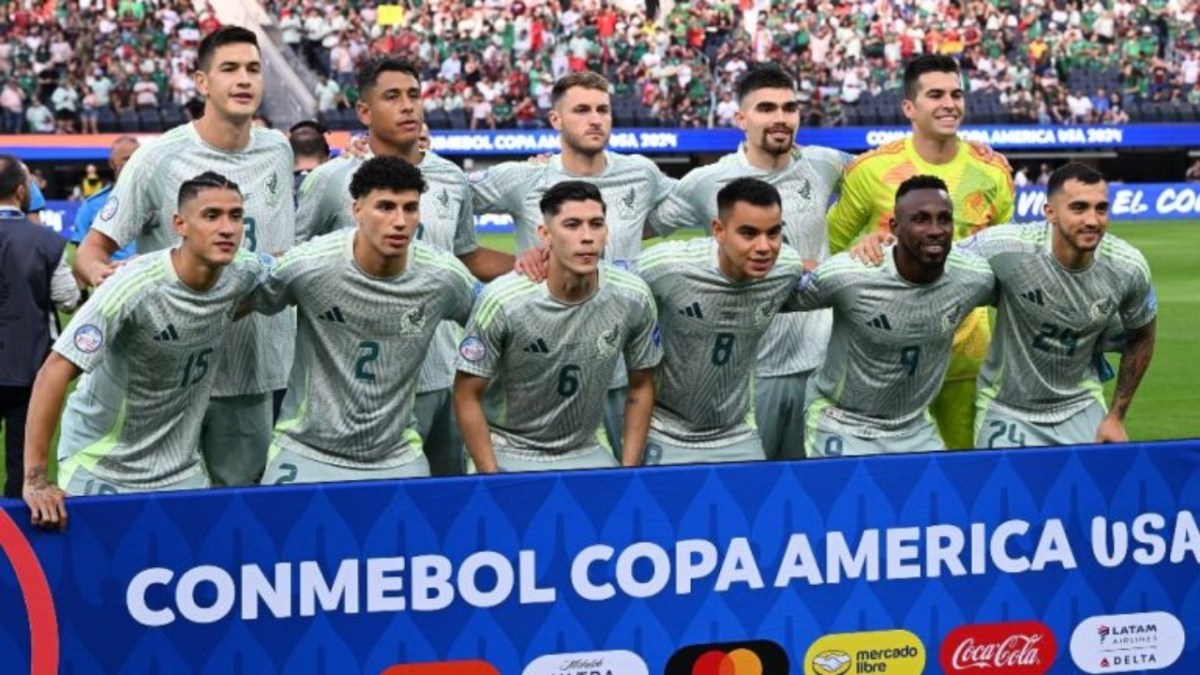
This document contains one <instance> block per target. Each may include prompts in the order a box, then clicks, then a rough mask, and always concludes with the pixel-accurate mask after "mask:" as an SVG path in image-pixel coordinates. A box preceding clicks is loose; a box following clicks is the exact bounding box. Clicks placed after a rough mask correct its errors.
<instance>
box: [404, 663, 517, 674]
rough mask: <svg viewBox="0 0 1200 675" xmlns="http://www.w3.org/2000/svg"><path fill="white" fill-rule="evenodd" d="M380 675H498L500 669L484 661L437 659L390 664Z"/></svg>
mask: <svg viewBox="0 0 1200 675" xmlns="http://www.w3.org/2000/svg"><path fill="white" fill-rule="evenodd" d="M381 675H500V671H499V670H496V667H495V666H493V665H492V664H490V663H488V662H486V661H439V662H437V663H412V664H408V665H403V666H392V667H390V668H388V669H387V670H384V671H383V673H382V674H381Z"/></svg>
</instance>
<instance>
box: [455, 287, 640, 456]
mask: <svg viewBox="0 0 1200 675" xmlns="http://www.w3.org/2000/svg"><path fill="white" fill-rule="evenodd" d="M599 279H600V281H599V287H598V288H597V289H596V292H595V293H593V294H592V296H591V297H590V298H588V299H587V300H584V301H583V302H580V303H576V304H567V303H564V302H562V301H561V300H558V299H557V298H555V297H554V296H552V295H550V293H549V291H548V289H547V287H546V282H544V281H543V282H541V283H537V284H535V283H533V282H532V281H530V280H528V279H527V278H525V277H524V276H521V275H519V274H516V273H510V274H506V275H504V276H502V277H500V278H499V279H497V280H495V281H494V282H492V283H491V284H489V285H488V286H487V288H486V289H484V292H483V294H482V295H481V296H480V297H479V299H478V300H477V301H476V303H475V309H474V311H473V312H472V314H471V322H470V323H469V324H468V325H467V337H466V338H465V339H464V340H463V342H462V344H461V345H460V346H459V355H458V369H459V370H460V371H462V372H464V373H469V374H471V375H478V376H480V377H486V378H488V379H490V380H491V382H490V383H489V384H488V387H487V390H486V393H485V395H484V410H485V411H486V413H487V419H488V426H489V427H490V428H491V432H492V444H493V446H494V447H495V448H496V449H497V450H499V451H503V452H509V453H516V454H521V453H551V454H561V453H564V452H569V451H573V450H581V449H584V448H588V447H591V446H594V445H597V444H598V443H599V440H598V439H597V431H598V430H599V428H600V422H601V420H602V418H603V415H604V401H605V395H606V393H607V391H608V387H609V383H610V381H611V380H612V374H613V369H614V368H616V366H617V359H618V357H619V356H623V357H624V358H625V362H626V363H627V364H628V367H629V368H630V369H632V370H643V369H646V368H653V367H654V366H656V365H657V364H658V361H659V359H660V358H661V357H662V350H661V348H660V346H659V344H658V339H657V327H658V325H657V324H658V318H657V312H656V311H655V307H654V301H653V299H651V297H650V290H649V289H648V288H646V284H645V283H643V282H642V280H641V279H639V278H637V277H636V276H634V275H632V274H630V273H628V272H624V271H622V270H619V269H617V268H615V267H612V266H610V265H607V264H603V265H601V266H600V276H599Z"/></svg>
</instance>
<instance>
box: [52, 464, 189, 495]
mask: <svg viewBox="0 0 1200 675" xmlns="http://www.w3.org/2000/svg"><path fill="white" fill-rule="evenodd" d="M74 459H75V458H74V457H72V458H71V459H68V460H67V461H66V462H64V463H63V464H62V465H60V466H59V471H58V478H59V487H61V488H62V491H63V492H65V493H67V496H70V497H81V496H84V495H119V494H137V493H146V492H172V491H175V490H203V489H205V488H207V487H210V483H209V481H208V476H206V475H204V471H202V470H201V471H197V472H195V473H193V474H191V475H189V476H188V477H187V478H184V479H182V480H179V481H176V482H174V483H171V484H170V485H163V486H161V487H156V488H135V487H129V486H126V485H121V484H120V483H114V482H112V481H108V480H103V479H101V478H96V476H94V475H92V472H90V471H88V470H87V469H85V468H83V467H82V466H79V464H78V462H77V461H73V460H74Z"/></svg>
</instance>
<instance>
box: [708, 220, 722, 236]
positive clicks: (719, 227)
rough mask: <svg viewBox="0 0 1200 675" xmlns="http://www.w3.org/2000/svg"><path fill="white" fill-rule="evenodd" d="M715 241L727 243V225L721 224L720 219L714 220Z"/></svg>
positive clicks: (712, 228)
mask: <svg viewBox="0 0 1200 675" xmlns="http://www.w3.org/2000/svg"><path fill="white" fill-rule="evenodd" d="M709 229H711V230H712V233H713V239H716V240H717V241H725V223H723V222H721V219H720V218H713V221H712V227H711V228H709Z"/></svg>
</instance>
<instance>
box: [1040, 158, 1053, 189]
mask: <svg viewBox="0 0 1200 675" xmlns="http://www.w3.org/2000/svg"><path fill="white" fill-rule="evenodd" d="M1049 182H1050V165H1049V164H1047V163H1045V162H1042V166H1041V168H1040V170H1039V172H1038V178H1037V184H1038V185H1042V186H1045V185H1046V184H1047V183H1049Z"/></svg>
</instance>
